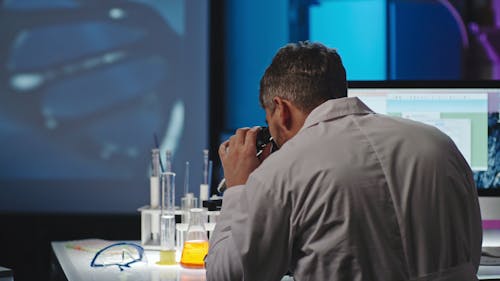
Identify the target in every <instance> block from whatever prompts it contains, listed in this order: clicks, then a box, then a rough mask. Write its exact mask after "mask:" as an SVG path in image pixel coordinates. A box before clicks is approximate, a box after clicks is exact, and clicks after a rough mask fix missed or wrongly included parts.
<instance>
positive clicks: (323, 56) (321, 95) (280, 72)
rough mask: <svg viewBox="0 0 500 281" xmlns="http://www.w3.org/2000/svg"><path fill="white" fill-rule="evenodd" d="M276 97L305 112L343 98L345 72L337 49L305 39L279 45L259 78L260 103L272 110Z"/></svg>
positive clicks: (344, 94)
mask: <svg viewBox="0 0 500 281" xmlns="http://www.w3.org/2000/svg"><path fill="white" fill-rule="evenodd" d="M276 96H278V97H281V98H283V99H286V100H288V101H290V102H291V103H293V104H294V105H295V106H296V107H297V108H299V109H300V110H301V111H303V112H305V113H309V112H310V111H312V110H313V109H314V108H315V107H317V106H318V105H320V104H321V103H323V102H325V101H326V100H329V99H335V98H342V97H346V96H347V81H346V72H345V68H344V66H343V64H342V60H341V58H340V56H339V55H338V53H337V51H335V50H334V49H331V48H327V47H325V46H324V45H322V44H320V43H310V42H307V41H306V42H298V43H291V44H287V45H286V46H284V47H282V48H281V49H280V50H279V51H278V52H277V53H276V55H275V56H274V58H273V61H272V62H271V65H269V67H268V68H267V69H266V72H265V73H264V75H263V76H262V79H261V80H260V93H259V100H260V104H261V106H262V107H263V108H267V109H270V110H272V111H274V104H273V98H274V97H276Z"/></svg>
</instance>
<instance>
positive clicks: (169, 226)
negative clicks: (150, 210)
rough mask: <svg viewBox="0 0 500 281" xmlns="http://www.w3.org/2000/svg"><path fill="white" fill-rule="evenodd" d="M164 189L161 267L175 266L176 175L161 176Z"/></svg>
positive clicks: (163, 174) (165, 173)
mask: <svg viewBox="0 0 500 281" xmlns="http://www.w3.org/2000/svg"><path fill="white" fill-rule="evenodd" d="M160 183H161V189H162V200H161V218H160V261H158V262H157V264H160V265H172V264H175V173H172V172H164V173H161V175H160Z"/></svg>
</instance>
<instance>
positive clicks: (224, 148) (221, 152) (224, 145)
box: [218, 140, 229, 159]
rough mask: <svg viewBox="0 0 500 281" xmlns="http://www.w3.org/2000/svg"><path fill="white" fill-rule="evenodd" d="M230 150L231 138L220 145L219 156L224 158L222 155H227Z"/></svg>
mask: <svg viewBox="0 0 500 281" xmlns="http://www.w3.org/2000/svg"><path fill="white" fill-rule="evenodd" d="M228 150H229V140H227V141H225V142H223V143H221V144H220V145H219V151H218V152H219V158H221V159H222V157H225V156H226V153H227V151H228Z"/></svg>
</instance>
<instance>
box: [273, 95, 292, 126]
mask: <svg viewBox="0 0 500 281" xmlns="http://www.w3.org/2000/svg"><path fill="white" fill-rule="evenodd" d="M273 102H274V106H275V107H274V110H275V111H276V112H275V114H278V115H277V117H278V125H279V127H280V128H281V130H283V131H284V132H288V131H290V130H291V129H292V114H291V113H292V112H291V108H290V102H289V101H287V100H285V99H282V98H280V97H274V98H273Z"/></svg>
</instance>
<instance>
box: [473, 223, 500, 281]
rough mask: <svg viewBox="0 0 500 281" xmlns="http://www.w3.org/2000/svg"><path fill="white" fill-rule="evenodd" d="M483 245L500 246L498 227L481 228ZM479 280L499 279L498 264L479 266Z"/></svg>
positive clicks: (499, 268) (499, 267)
mask: <svg viewBox="0 0 500 281" xmlns="http://www.w3.org/2000/svg"><path fill="white" fill-rule="evenodd" d="M483 247H500V229H485V230H483ZM477 276H478V277H479V280H500V266H482V265H481V266H479V271H478V273H477Z"/></svg>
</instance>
